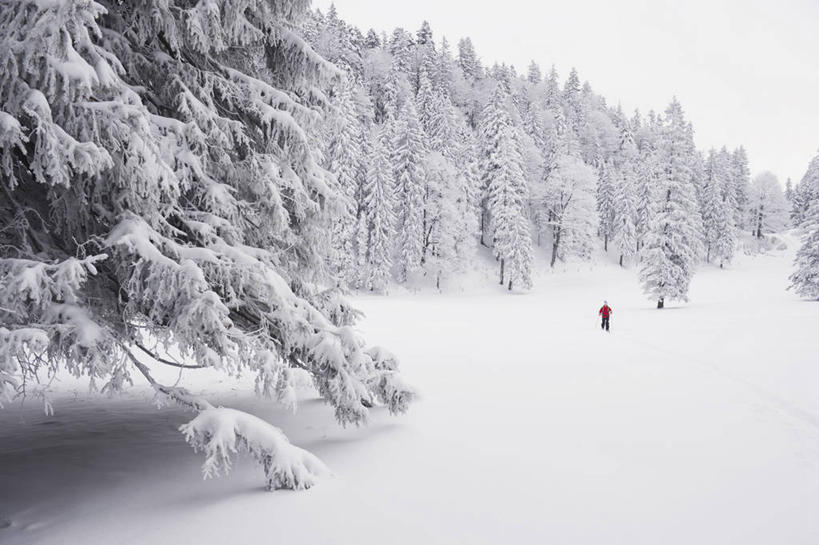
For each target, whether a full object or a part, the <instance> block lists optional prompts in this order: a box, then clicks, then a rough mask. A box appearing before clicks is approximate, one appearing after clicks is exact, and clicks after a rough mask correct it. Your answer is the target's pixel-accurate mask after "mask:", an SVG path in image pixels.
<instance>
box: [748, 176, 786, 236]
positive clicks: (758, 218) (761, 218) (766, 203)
mask: <svg viewBox="0 0 819 545" xmlns="http://www.w3.org/2000/svg"><path fill="white" fill-rule="evenodd" d="M748 205H749V217H750V220H751V224H750V225H751V229H752V230H753V235H754V236H755V237H756V238H762V236H763V234H764V233H775V232H777V231H781V230H782V229H785V228H786V227H788V224H789V216H790V209H789V206H788V202H787V201H786V200H785V195H784V193H782V186H781V185H780V184H779V180H778V179H777V177H776V175H774V174H773V173H772V172H767V171H766V172H762V173H760V174H758V175H757V176H755V177H754V180H753V182H752V183H751V191H750V194H749V202H748Z"/></svg>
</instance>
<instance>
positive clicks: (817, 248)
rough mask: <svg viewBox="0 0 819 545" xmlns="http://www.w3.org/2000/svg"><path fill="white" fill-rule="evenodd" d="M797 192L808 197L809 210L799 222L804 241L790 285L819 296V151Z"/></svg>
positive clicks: (801, 291)
mask: <svg viewBox="0 0 819 545" xmlns="http://www.w3.org/2000/svg"><path fill="white" fill-rule="evenodd" d="M796 195H798V196H800V198H803V199H804V203H802V206H804V208H805V211H804V212H803V213H802V217H801V222H800V223H799V224H798V225H797V226H798V227H799V229H800V231H801V233H802V244H801V246H800V248H799V250H798V252H797V253H796V261H795V263H794V265H795V267H796V270H795V271H794V273H793V274H792V275H791V277H790V280H791V285H790V288H789V289H793V290H794V291H796V293H797V294H798V295H800V296H802V297H808V298H810V299H819V155H817V156H816V157H814V158H813V159H812V160H811V162H810V165H809V166H808V170H807V172H806V173H805V175H804V176H803V177H802V180H801V181H800V182H799V185H798V186H797V192H796Z"/></svg>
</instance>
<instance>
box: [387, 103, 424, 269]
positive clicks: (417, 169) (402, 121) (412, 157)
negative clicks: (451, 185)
mask: <svg viewBox="0 0 819 545" xmlns="http://www.w3.org/2000/svg"><path fill="white" fill-rule="evenodd" d="M425 148H426V147H425V145H424V140H423V130H422V129H421V123H420V122H419V121H418V114H417V112H416V110H415V104H414V102H413V101H410V100H408V101H406V102H404V104H403V106H402V108H401V111H400V114H399V116H398V119H397V120H396V121H395V123H394V126H393V129H392V149H391V153H390V161H391V163H392V168H393V175H394V177H395V183H396V190H397V195H398V199H397V201H396V202H397V208H396V221H397V223H396V243H397V252H398V256H397V261H396V265H397V267H398V279H399V281H401V282H406V281H407V280H408V279H409V277H410V275H411V273H413V272H414V271H416V270H418V269H419V268H420V267H421V265H423V262H422V259H423V256H424V230H425V229H424V194H425V192H426V177H425V173H424V169H423V158H424V155H425V153H426V149H425Z"/></svg>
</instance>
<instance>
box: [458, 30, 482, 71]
mask: <svg viewBox="0 0 819 545" xmlns="http://www.w3.org/2000/svg"><path fill="white" fill-rule="evenodd" d="M458 66H460V67H461V70H462V71H463V73H464V76H466V78H467V79H468V80H470V81H474V80H476V79H479V78H480V77H482V75H483V67H482V66H481V62H480V60H479V59H478V55H477V54H476V53H475V46H474V45H472V39H471V38H469V37H466V38H461V39H460V40H459V41H458Z"/></svg>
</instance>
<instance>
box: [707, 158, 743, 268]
mask: <svg viewBox="0 0 819 545" xmlns="http://www.w3.org/2000/svg"><path fill="white" fill-rule="evenodd" d="M724 159H725V156H724V155H722V154H718V153H717V152H716V151H715V150H713V149H712V150H711V151H710V152H709V153H708V160H707V162H706V164H705V179H704V180H703V190H702V199H701V202H702V220H703V233H704V235H705V251H706V261H707V262H709V263H710V262H711V259H712V258H715V259H717V261H718V262H719V264H720V267H722V266H723V265H724V264H725V263H726V262H729V261H730V260H731V258H732V257H733V255H734V247H735V246H736V229H735V227H734V212H735V211H734V208H733V207H732V206H731V201H730V200H729V195H730V194H731V192H730V187H729V185H730V183H731V178H730V176H729V171H728V169H729V168H730V164H729V163H727V162H725V160H724Z"/></svg>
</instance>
